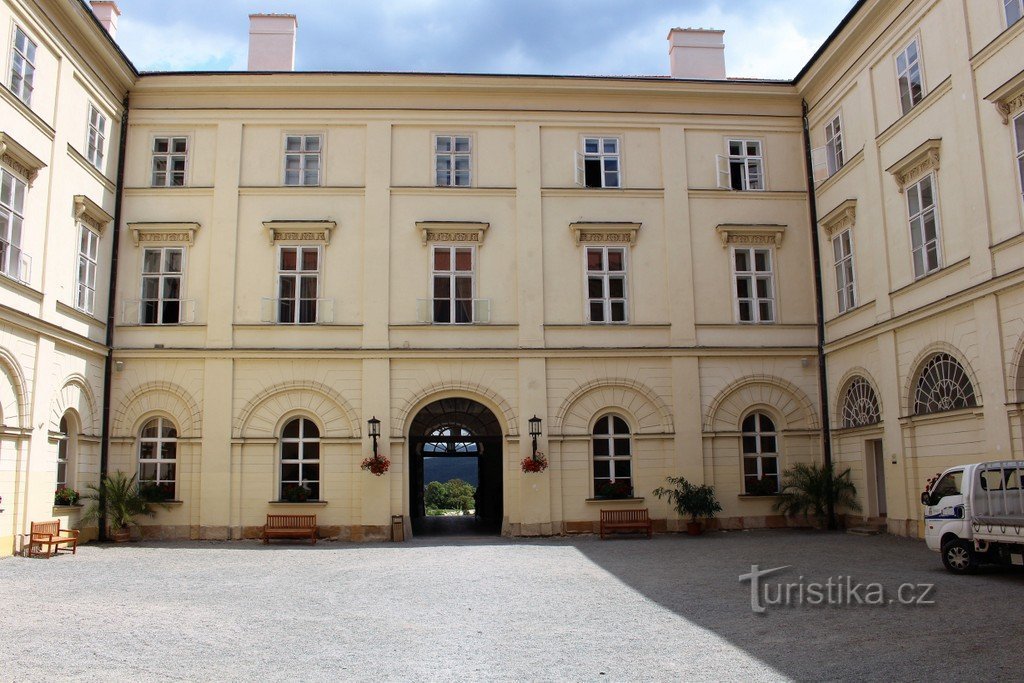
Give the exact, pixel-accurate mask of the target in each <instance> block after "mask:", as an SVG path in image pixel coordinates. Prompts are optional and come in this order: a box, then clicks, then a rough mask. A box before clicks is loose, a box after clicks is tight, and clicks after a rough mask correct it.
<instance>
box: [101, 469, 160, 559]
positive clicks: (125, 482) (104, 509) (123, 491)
mask: <svg viewBox="0 0 1024 683" xmlns="http://www.w3.org/2000/svg"><path fill="white" fill-rule="evenodd" d="M88 489H89V493H88V494H86V496H85V499H86V500H88V501H90V503H89V506H88V508H86V510H85V514H83V515H82V523H88V522H94V521H97V520H99V518H100V517H101V516H104V515H105V516H106V518H107V528H108V533H109V535H110V539H111V540H112V541H114V542H116V543H123V542H124V541H127V540H128V539H129V537H130V535H131V527H132V526H137V525H138V522H136V521H135V518H136V517H138V516H140V515H148V516H150V517H152V516H153V515H155V514H156V510H155V509H154V508H153V506H152V505H151V504H150V501H147V500H146V499H145V498H143V497H142V495H141V494H140V493H139V487H138V485H137V484H136V482H135V475H132V476H131V477H129V476H128V475H126V474H125V473H124V472H114V473H113V474H111V475H108V476H106V477H103V479H101V480H100V484H99V486H97V485H96V484H89V486H88ZM158 504H159V505H161V506H162V507H166V506H164V505H162V504H160V503H158Z"/></svg>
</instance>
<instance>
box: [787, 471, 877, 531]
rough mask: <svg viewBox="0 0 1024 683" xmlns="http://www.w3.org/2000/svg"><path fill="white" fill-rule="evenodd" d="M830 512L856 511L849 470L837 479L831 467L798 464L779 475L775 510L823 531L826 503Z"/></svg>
mask: <svg viewBox="0 0 1024 683" xmlns="http://www.w3.org/2000/svg"><path fill="white" fill-rule="evenodd" d="M830 502H831V505H832V509H833V510H836V509H839V508H847V509H849V510H853V511H855V512H856V511H859V510H860V509H861V507H860V501H858V500H857V487H856V486H855V485H854V483H853V482H852V481H851V480H850V469H849V468H847V469H845V470H843V471H842V472H840V473H839V474H838V475H837V474H835V473H834V471H833V469H832V466H831V465H826V466H822V465H819V464H818V463H813V464H810V465H808V464H805V463H797V464H796V465H793V466H792V467H790V468H789V469H787V470H786V471H785V472H783V473H782V491H781V493H779V499H778V500H777V501H776V503H775V506H774V507H775V510H776V511H777V512H781V513H782V514H784V515H787V516H790V517H795V516H798V515H802V516H803V517H804V518H805V519H807V520H808V521H809V522H810V523H811V525H812V526H814V527H815V528H818V529H822V528H824V527H825V525H826V521H827V520H826V518H827V517H828V509H829V503H830Z"/></svg>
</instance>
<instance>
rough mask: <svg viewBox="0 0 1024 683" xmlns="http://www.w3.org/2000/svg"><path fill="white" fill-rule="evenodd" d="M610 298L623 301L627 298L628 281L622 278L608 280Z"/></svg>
mask: <svg viewBox="0 0 1024 683" xmlns="http://www.w3.org/2000/svg"><path fill="white" fill-rule="evenodd" d="M608 296H610V297H612V298H613V299H622V298H624V297H625V296H626V281H625V280H624V279H623V278H621V277H612V278H608Z"/></svg>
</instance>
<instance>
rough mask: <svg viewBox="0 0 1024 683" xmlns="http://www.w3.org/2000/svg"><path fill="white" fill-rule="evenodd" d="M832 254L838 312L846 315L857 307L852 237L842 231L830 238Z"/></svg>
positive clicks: (847, 232) (848, 232) (846, 231)
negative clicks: (834, 267) (834, 266)
mask: <svg viewBox="0 0 1024 683" xmlns="http://www.w3.org/2000/svg"><path fill="white" fill-rule="evenodd" d="M832 253H833V255H834V256H835V264H836V295H837V296H838V297H839V312H840V313H846V312H847V311H848V310H850V309H851V308H854V307H855V306H856V305H857V294H856V288H855V286H854V280H853V236H852V235H851V233H850V231H849V230H843V231H842V232H841V233H839V234H838V235H836V236H835V237H833V238H832Z"/></svg>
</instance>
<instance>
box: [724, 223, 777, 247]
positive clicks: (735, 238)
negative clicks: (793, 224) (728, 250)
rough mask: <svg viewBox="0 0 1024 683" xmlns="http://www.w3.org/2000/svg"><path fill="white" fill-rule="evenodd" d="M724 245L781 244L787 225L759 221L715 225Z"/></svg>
mask: <svg viewBox="0 0 1024 683" xmlns="http://www.w3.org/2000/svg"><path fill="white" fill-rule="evenodd" d="M715 232H717V233H718V237H719V239H721V240H722V247H723V248H725V247H728V246H730V245H734V244H740V245H746V244H749V245H766V246H775V247H778V246H781V245H782V238H783V237H784V236H785V234H786V226H785V225H777V224H757V223H750V224H747V223H722V224H721V225H718V226H716V227H715Z"/></svg>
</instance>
